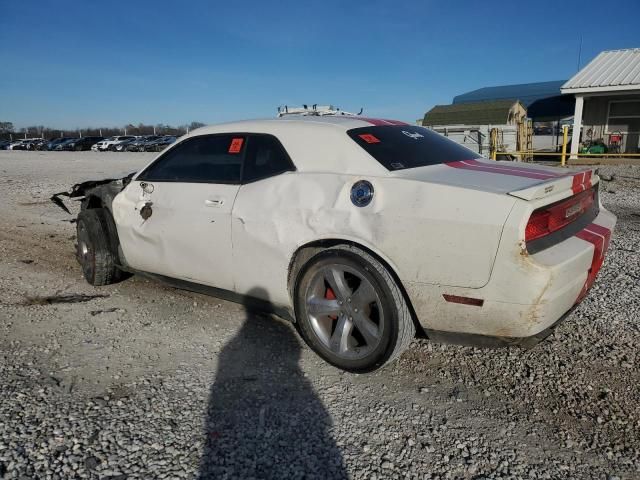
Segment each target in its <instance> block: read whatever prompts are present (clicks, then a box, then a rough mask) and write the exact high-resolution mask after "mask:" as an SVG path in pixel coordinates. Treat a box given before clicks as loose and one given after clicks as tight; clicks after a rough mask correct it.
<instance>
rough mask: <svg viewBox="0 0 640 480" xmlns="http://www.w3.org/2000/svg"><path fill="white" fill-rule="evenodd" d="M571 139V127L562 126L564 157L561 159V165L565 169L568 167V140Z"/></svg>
mask: <svg viewBox="0 0 640 480" xmlns="http://www.w3.org/2000/svg"><path fill="white" fill-rule="evenodd" d="M568 138H569V125H563V126H562V157H561V159H560V165H562V166H563V167H565V166H566V165H567V140H568Z"/></svg>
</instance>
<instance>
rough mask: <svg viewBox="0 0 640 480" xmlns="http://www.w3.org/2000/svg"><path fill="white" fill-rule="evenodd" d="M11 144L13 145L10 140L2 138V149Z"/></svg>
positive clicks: (0, 148) (0, 141)
mask: <svg viewBox="0 0 640 480" xmlns="http://www.w3.org/2000/svg"><path fill="white" fill-rule="evenodd" d="M9 145H11V142H10V141H8V140H0V150H6V149H7V148H8V147H9Z"/></svg>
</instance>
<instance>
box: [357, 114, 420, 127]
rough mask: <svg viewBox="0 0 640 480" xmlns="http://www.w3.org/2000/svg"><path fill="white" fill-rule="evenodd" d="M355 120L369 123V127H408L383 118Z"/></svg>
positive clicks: (359, 118) (399, 122) (403, 123)
mask: <svg viewBox="0 0 640 480" xmlns="http://www.w3.org/2000/svg"><path fill="white" fill-rule="evenodd" d="M355 118H356V119H357V120H362V121H363V122H369V123H370V124H371V125H375V126H383V125H409V124H408V123H405V122H401V121H399V120H385V119H384V118H368V117H359V116H357V117H355Z"/></svg>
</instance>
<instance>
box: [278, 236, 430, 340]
mask: <svg viewBox="0 0 640 480" xmlns="http://www.w3.org/2000/svg"><path fill="white" fill-rule="evenodd" d="M338 245H351V246H353V247H356V248H359V249H361V250H363V251H365V252H366V253H368V254H369V255H371V256H372V257H374V258H375V259H376V260H378V261H379V262H380V263H381V264H382V265H384V267H385V268H386V269H387V270H388V271H389V274H390V275H391V276H392V277H393V279H394V281H395V282H396V284H397V285H398V288H399V289H400V291H401V292H402V295H403V297H404V300H405V302H406V304H407V306H408V307H409V312H410V313H411V319H412V320H413V324H414V326H415V329H416V336H418V337H426V334H425V332H424V329H423V328H422V326H421V325H420V322H419V321H418V317H417V315H416V312H415V310H414V308H413V304H412V303H411V299H410V298H409V295H408V294H407V291H406V289H405V288H404V284H403V283H402V281H401V280H400V276H399V275H398V271H397V269H396V267H395V266H394V264H393V262H391V260H390V259H388V258H387V257H385V256H384V255H383V254H382V253H381V252H378V251H376V250H375V249H374V248H373V247H371V246H368V245H365V244H364V243H362V242H360V241H357V240H353V239H347V238H339V237H331V238H322V239H317V240H313V241H310V242H308V243H305V244H304V245H301V246H300V247H298V249H297V250H296V251H295V252H294V253H293V255H292V256H291V260H290V261H289V269H288V272H287V288H288V290H289V296H290V298H291V304H292V305H295V297H294V288H295V284H296V279H297V277H298V274H299V273H300V271H301V270H302V268H303V267H304V266H305V265H306V264H307V263H308V262H309V260H311V258H313V257H314V256H315V255H316V254H317V253H319V252H321V251H322V250H325V249H327V248H331V247H335V246H338ZM293 318H294V321H295V314H294V315H293Z"/></svg>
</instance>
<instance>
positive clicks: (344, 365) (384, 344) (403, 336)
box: [293, 245, 415, 373]
mask: <svg viewBox="0 0 640 480" xmlns="http://www.w3.org/2000/svg"><path fill="white" fill-rule="evenodd" d="M335 266H338V268H342V267H344V268H346V269H349V270H351V271H352V272H357V275H358V276H360V277H361V278H362V279H365V280H367V281H368V282H369V284H370V286H372V287H373V290H374V291H375V293H376V295H377V297H376V298H377V300H376V302H375V303H373V302H372V304H373V305H374V306H375V308H376V309H378V308H379V307H381V311H382V314H380V313H378V314H377V315H376V316H377V317H378V320H377V335H378V337H377V340H376V341H377V342H379V343H374V344H373V345H374V346H372V347H371V350H370V351H368V353H365V354H364V355H365V356H364V357H361V358H348V354H344V355H341V354H337V353H336V352H335V351H332V349H331V348H329V346H328V345H327V344H326V341H327V340H326V339H325V340H324V341H323V340H322V338H321V336H320V334H319V333H318V328H317V327H314V326H313V324H312V320H311V318H310V315H309V313H308V311H307V305H308V300H307V299H308V292H309V291H311V290H313V289H314V288H315V287H314V285H317V283H314V282H318V280H317V279H318V275H319V272H322V271H326V269H327V268H333V267H335ZM347 273H348V272H347ZM344 278H346V277H344ZM347 280H348V279H347ZM356 281H357V280H356ZM357 288H358V287H355V288H354V289H353V290H352V291H353V293H354V294H355V293H356V290H357ZM293 295H294V306H295V313H296V326H297V328H298V331H299V332H300V335H301V336H302V338H303V339H304V340H305V342H306V343H307V345H309V347H310V348H311V349H312V350H313V351H315V352H316V353H317V354H318V355H319V356H320V357H322V358H323V359H324V360H326V361H327V362H329V363H330V364H332V365H334V366H336V367H338V368H340V369H342V370H346V371H349V372H354V373H365V372H371V371H373V370H377V369H379V368H382V367H383V366H385V365H387V364H389V363H391V362H392V361H394V360H395V359H396V358H398V357H399V356H400V354H402V352H403V351H404V350H406V348H407V347H408V346H409V344H410V343H411V341H412V340H413V339H414V338H415V326H414V323H413V319H412V317H411V313H410V311H409V307H408V305H407V303H406V301H405V298H404V295H403V293H402V291H401V289H400V287H399V286H398V284H397V283H396V281H395V279H394V277H393V276H392V275H391V273H390V272H389V271H388V270H387V268H386V267H385V266H384V265H383V264H382V263H381V262H380V261H379V260H377V259H376V258H374V257H373V256H372V255H370V254H368V253H367V252H365V251H364V250H362V249H360V248H357V247H354V246H351V245H337V246H335V247H331V248H329V249H326V250H323V251H322V252H320V253H318V254H317V255H315V256H314V257H312V258H311V259H310V260H309V261H308V262H307V263H306V264H305V265H304V266H303V267H302V268H301V269H300V271H299V272H298V273H297V274H296V276H295V284H294V289H293ZM354 297H355V295H354ZM333 298H336V297H333ZM350 301H351V299H350V298H349V302H350ZM378 304H379V307H378ZM341 305H342V304H341ZM351 307H353V305H351ZM340 308H342V307H340ZM355 312H358V310H357V309H355ZM361 313H362V312H361ZM340 315H342V313H341V314H340ZM347 315H348V314H347ZM354 315H355V314H354ZM339 318H340V317H339V316H336V318H333V317H330V318H329V321H333V322H334V326H333V327H330V328H334V332H335V331H336V330H337V329H338V326H337V325H338V322H339ZM349 318H350V319H351V320H353V318H351V317H349ZM354 318H355V317H354ZM316 325H317V322H316ZM353 325H354V327H352V329H351V331H352V332H353V331H355V332H356V335H357V336H359V337H360V338H364V337H363V336H362V335H360V334H359V333H358V332H357V330H358V327H357V326H356V324H355V322H354V323H353ZM350 335H352V334H350ZM352 336H353V335H352ZM332 337H333V334H332ZM354 337H355V336H354ZM349 341H351V342H353V341H355V342H356V343H357V339H356V340H352V339H350V340H349ZM358 347H359V346H358V345H356V346H355V352H356V353H357V352H358V350H359V348H358ZM365 351H366V350H365Z"/></svg>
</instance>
